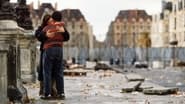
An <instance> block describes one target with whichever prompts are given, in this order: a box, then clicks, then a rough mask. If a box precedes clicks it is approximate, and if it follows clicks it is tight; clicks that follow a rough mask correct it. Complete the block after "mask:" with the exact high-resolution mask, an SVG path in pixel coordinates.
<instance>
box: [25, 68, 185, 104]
mask: <svg viewBox="0 0 185 104" xmlns="http://www.w3.org/2000/svg"><path fill="white" fill-rule="evenodd" d="M126 82H127V80H126V79H125V75H124V74H121V73H115V72H113V71H98V72H94V71H90V72H88V73H87V76H85V77H65V93H66V99H65V100H62V101H59V100H47V101H46V100H41V99H40V98H39V96H38V90H39V88H38V84H26V85H25V87H26V88H27V90H28V95H29V98H30V99H31V102H30V104H185V94H184V93H183V92H179V93H178V94H175V95H165V96H157V95H144V94H143V93H140V92H132V93H121V89H122V86H123V84H124V83H126Z"/></svg>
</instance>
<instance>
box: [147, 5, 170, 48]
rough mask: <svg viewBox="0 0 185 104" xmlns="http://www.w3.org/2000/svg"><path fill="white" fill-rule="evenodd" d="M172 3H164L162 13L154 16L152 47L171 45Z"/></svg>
mask: <svg viewBox="0 0 185 104" xmlns="http://www.w3.org/2000/svg"><path fill="white" fill-rule="evenodd" d="M171 12H172V3H171V2H169V1H163V2H162V12H161V13H160V14H156V15H153V17H152V26H151V42H152V44H151V45H152V47H168V46H169V44H170V14H171Z"/></svg>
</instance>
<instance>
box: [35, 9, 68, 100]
mask: <svg viewBox="0 0 185 104" xmlns="http://www.w3.org/2000/svg"><path fill="white" fill-rule="evenodd" d="M61 21H62V14H61V12H59V11H55V12H53V14H52V15H51V16H50V15H45V16H44V18H43V20H42V23H41V26H39V27H38V29H37V30H36V31H35V36H36V38H37V39H38V40H39V41H40V42H41V45H40V51H41V55H40V65H39V66H40V67H39V68H38V69H39V70H38V80H39V81H40V91H39V94H40V95H41V99H51V98H56V99H61V100H63V99H65V93H64V76H63V71H64V67H63V42H65V41H68V40H69V33H68V31H67V29H66V28H65V26H64V25H65V24H64V22H61Z"/></svg>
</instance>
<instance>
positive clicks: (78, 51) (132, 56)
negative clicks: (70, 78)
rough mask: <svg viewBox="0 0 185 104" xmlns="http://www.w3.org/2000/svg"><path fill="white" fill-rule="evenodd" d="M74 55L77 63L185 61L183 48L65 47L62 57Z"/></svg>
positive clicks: (184, 49)
mask: <svg viewBox="0 0 185 104" xmlns="http://www.w3.org/2000/svg"><path fill="white" fill-rule="evenodd" d="M71 57H74V58H76V59H77V60H78V61H80V62H79V63H84V62H85V60H86V59H88V58H90V59H98V60H103V61H109V60H110V59H119V60H120V61H121V63H124V64H130V63H131V62H132V61H147V62H153V61H162V62H167V63H168V62H169V61H171V60H173V59H175V60H178V61H185V48H181V47H169V48H125V47H124V48H115V47H110V48H94V49H93V50H91V52H90V54H89V50H88V49H87V48H77V47H74V48H65V49H64V58H65V59H67V58H71Z"/></svg>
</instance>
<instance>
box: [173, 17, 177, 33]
mask: <svg viewBox="0 0 185 104" xmlns="http://www.w3.org/2000/svg"><path fill="white" fill-rule="evenodd" d="M176 25H177V19H176V18H175V19H174V29H175V30H176Z"/></svg>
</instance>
